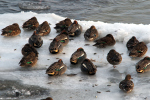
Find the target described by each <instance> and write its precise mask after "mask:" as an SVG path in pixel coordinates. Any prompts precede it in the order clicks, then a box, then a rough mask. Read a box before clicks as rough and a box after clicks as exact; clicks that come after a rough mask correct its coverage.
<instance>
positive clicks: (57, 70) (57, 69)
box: [46, 59, 67, 76]
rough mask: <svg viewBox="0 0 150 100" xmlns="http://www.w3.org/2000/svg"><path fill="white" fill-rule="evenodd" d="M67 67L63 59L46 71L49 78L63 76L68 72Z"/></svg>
mask: <svg viewBox="0 0 150 100" xmlns="http://www.w3.org/2000/svg"><path fill="white" fill-rule="evenodd" d="M66 70H67V66H66V65H65V64H64V63H63V61H62V59H59V60H58V62H54V63H53V64H51V65H50V66H49V68H48V69H47V70H46V74H48V75H49V76H56V75H62V74H64V73H65V72H66Z"/></svg>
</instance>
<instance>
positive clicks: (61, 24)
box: [54, 18, 72, 33]
mask: <svg viewBox="0 0 150 100" xmlns="http://www.w3.org/2000/svg"><path fill="white" fill-rule="evenodd" d="M71 24H72V22H71V20H70V19H69V18H66V19H65V20H62V21H60V22H59V23H57V24H56V26H55V27H54V28H55V29H56V31H57V33H60V32H61V31H63V30H66V31H68V27H69V26H70V25H71Z"/></svg>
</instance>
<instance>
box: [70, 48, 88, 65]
mask: <svg viewBox="0 0 150 100" xmlns="http://www.w3.org/2000/svg"><path fill="white" fill-rule="evenodd" d="M86 56H87V54H86V52H85V51H84V49H83V48H82V47H80V48H78V49H77V50H76V51H75V52H74V53H73V54H72V55H71V57H70V62H71V64H78V63H81V62H82V61H83V60H84V59H85V58H86Z"/></svg>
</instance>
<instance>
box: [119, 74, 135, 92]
mask: <svg viewBox="0 0 150 100" xmlns="http://www.w3.org/2000/svg"><path fill="white" fill-rule="evenodd" d="M119 88H120V89H121V90H123V91H125V92H127V93H128V92H131V91H132V90H133V88H134V83H133V82H132V81H131V75H129V74H128V75H127V76H126V77H125V80H123V81H121V82H120V84H119Z"/></svg>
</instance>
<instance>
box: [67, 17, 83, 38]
mask: <svg viewBox="0 0 150 100" xmlns="http://www.w3.org/2000/svg"><path fill="white" fill-rule="evenodd" d="M81 32H82V26H81V25H79V24H78V22H77V21H76V20H75V21H74V22H73V23H72V24H71V25H70V26H69V27H68V34H69V36H70V37H74V36H78V35H80V34H81Z"/></svg>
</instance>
